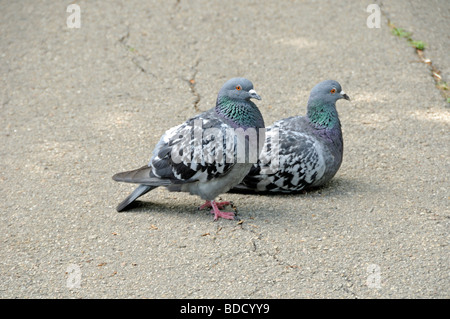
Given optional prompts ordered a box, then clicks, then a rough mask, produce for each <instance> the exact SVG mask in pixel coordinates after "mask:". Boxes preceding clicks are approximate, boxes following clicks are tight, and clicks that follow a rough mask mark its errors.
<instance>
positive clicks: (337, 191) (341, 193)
mask: <svg viewBox="0 0 450 319" xmlns="http://www.w3.org/2000/svg"><path fill="white" fill-rule="evenodd" d="M374 192H376V185H373V184H371V183H367V182H365V181H364V180H362V179H359V178H353V177H352V178H349V177H337V178H334V179H332V180H331V181H330V182H328V183H326V184H325V185H322V186H319V187H315V188H309V189H306V190H301V191H299V192H294V193H269V192H252V191H248V190H236V189H233V190H231V191H229V193H231V194H243V195H250V196H267V197H270V198H273V199H279V200H282V199H283V198H292V197H297V196H298V197H317V196H320V197H323V196H338V197H341V198H350V197H354V196H355V195H357V194H366V193H370V194H372V193H374ZM200 204H201V203H200V202H199V204H198V206H193V205H192V204H191V203H190V204H180V203H170V204H166V203H158V202H152V201H141V200H137V201H135V202H133V203H132V204H130V206H129V207H128V209H127V210H126V211H123V212H120V213H121V214H152V213H159V214H171V215H173V214H177V215H181V216H185V217H188V216H192V215H198V216H199V214H201V215H202V216H204V218H205V219H206V218H208V219H210V218H211V217H212V215H211V213H210V212H209V209H204V210H199V209H198V208H199V206H200ZM225 210H226V211H232V210H234V211H235V213H236V218H235V220H236V221H239V220H240V218H239V214H238V213H239V212H238V210H237V209H236V207H235V206H234V205H231V207H230V206H227V209H225Z"/></svg>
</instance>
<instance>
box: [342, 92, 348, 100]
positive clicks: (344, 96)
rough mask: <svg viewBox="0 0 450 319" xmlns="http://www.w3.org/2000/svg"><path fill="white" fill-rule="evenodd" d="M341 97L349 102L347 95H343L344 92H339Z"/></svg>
mask: <svg viewBox="0 0 450 319" xmlns="http://www.w3.org/2000/svg"><path fill="white" fill-rule="evenodd" d="M341 95H342V97H343V98H344V99H346V100H347V101H350V98H349V96H348V95H347V94H345V92H344V91H341Z"/></svg>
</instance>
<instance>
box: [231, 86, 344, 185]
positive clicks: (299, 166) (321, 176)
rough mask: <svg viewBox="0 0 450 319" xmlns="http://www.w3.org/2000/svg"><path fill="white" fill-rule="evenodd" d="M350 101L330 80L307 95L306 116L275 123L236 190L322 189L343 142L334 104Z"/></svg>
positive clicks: (335, 168) (336, 166)
mask: <svg viewBox="0 0 450 319" xmlns="http://www.w3.org/2000/svg"><path fill="white" fill-rule="evenodd" d="M339 99H346V100H350V98H349V97H348V96H347V94H345V93H344V91H342V89H341V85H340V84H339V83H338V82H336V81H332V80H327V81H323V82H321V83H319V84H317V85H316V86H315V87H314V88H313V89H312V90H311V93H310V97H309V100H308V106H307V114H306V116H294V117H289V118H285V119H282V120H280V121H277V122H275V123H274V124H273V125H272V126H270V127H268V128H267V131H266V145H265V147H264V148H263V150H262V152H261V154H260V158H259V161H258V163H257V164H255V165H254V166H253V167H252V169H251V170H250V172H249V174H248V175H247V176H246V177H245V178H244V180H243V181H242V183H241V184H239V185H238V186H236V187H235V190H251V191H258V192H280V193H291V192H297V191H300V190H303V189H307V188H312V187H317V186H321V185H323V184H325V183H327V182H328V181H329V180H330V179H331V178H333V176H334V175H335V174H336V172H337V171H338V169H339V167H340V166H341V163H342V155H343V148H344V143H343V139H342V131H341V123H340V121H339V117H338V113H337V111H336V101H337V100H339Z"/></svg>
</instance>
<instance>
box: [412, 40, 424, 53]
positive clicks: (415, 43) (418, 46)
mask: <svg viewBox="0 0 450 319" xmlns="http://www.w3.org/2000/svg"><path fill="white" fill-rule="evenodd" d="M409 43H411V45H412V46H413V47H415V48H416V49H417V50H422V51H423V50H425V47H426V44H425V42H423V41H414V40H411V41H409Z"/></svg>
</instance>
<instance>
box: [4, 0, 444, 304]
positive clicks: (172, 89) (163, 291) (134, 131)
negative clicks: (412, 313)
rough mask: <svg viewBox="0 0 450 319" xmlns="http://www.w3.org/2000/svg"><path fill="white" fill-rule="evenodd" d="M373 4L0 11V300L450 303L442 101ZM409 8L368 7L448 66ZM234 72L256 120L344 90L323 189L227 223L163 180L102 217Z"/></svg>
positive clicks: (262, 205) (60, 6)
mask: <svg viewBox="0 0 450 319" xmlns="http://www.w3.org/2000/svg"><path fill="white" fill-rule="evenodd" d="M370 3H371V2H370V1H339V2H331V3H330V2H329V1H312V0H311V1H226V2H225V1H224V2H219V1H206V0H205V1H189V2H188V1H184V0H181V1H165V2H158V1H154V2H151V1H145V2H144V1H136V0H132V1H123V0H121V1H119V0H117V1H108V2H107V3H106V2H100V1H98V2H96V1H77V4H78V5H79V6H80V8H81V27H80V28H79V29H70V28H68V27H67V25H66V19H67V17H68V16H69V14H70V13H66V8H67V6H68V5H69V4H70V2H69V1H57V2H55V1H25V0H24V1H0V12H1V14H2V19H1V20H0V39H1V42H0V80H1V82H0V83H1V87H0V88H1V89H0V112H1V118H0V134H1V135H0V139H1V148H0V150H1V158H0V168H1V169H0V186H1V187H0V191H1V196H2V198H3V200H2V201H1V203H0V212H1V214H0V243H1V244H0V297H1V298H449V297H450V278H449V274H450V267H449V265H450V262H449V256H450V254H449V246H448V243H449V216H450V214H449V213H450V212H449V199H450V194H449V189H450V187H449V186H450V185H449V173H450V166H449V161H448V159H449V156H450V148H449V145H450V134H449V128H450V109H449V107H448V104H447V102H446V100H445V99H444V98H443V96H442V95H441V93H440V92H439V91H438V90H437V89H436V87H435V84H434V80H433V78H432V77H431V75H430V71H429V69H428V68H427V66H426V65H425V64H423V63H420V62H419V59H418V57H417V55H416V53H415V51H414V50H413V49H412V48H411V47H410V46H408V44H407V43H406V41H404V40H403V39H399V38H397V37H395V36H393V35H392V34H391V32H390V30H389V27H388V26H387V21H386V17H385V16H382V18H381V28H379V29H377V28H374V29H370V28H368V27H367V25H366V19H367V17H368V15H369V13H367V12H366V7H367V6H368V4H370ZM420 3H422V1H406V0H402V1H395V2H394V1H389V2H386V1H385V3H383V5H384V9H385V10H387V11H389V10H391V19H392V22H394V23H395V24H396V25H397V26H399V27H404V28H405V29H409V30H411V31H413V32H414V33H415V34H416V36H417V37H420V40H423V41H425V42H427V43H429V44H430V47H429V51H427V50H426V51H425V54H428V52H429V56H430V58H432V59H433V64H436V65H438V66H439V67H440V69H441V70H442V71H443V73H445V72H448V70H449V67H450V63H449V61H448V57H449V55H448V52H450V47H449V46H450V41H449V38H448V32H447V31H448V30H449V21H450V19H449V12H450V3H449V2H448V1H447V0H442V1H433V3H432V4H431V3H430V5H428V6H427V5H421V4H420ZM416 17H430V18H423V19H422V18H420V19H419V18H417V19H416ZM431 17H434V19H432V18H431ZM445 70H446V71H445ZM445 75H446V76H448V74H445ZM234 76H244V77H247V78H249V79H250V80H252V82H253V83H254V85H255V89H256V90H257V92H258V93H259V94H260V95H261V97H262V100H261V101H257V104H258V106H259V107H260V109H261V111H262V113H263V115H264V117H265V120H266V123H272V122H273V121H275V120H277V119H280V118H283V117H287V116H293V115H299V114H304V113H305V106H306V101H307V98H308V94H309V91H310V89H311V88H312V87H313V86H314V85H315V84H317V83H318V82H320V81H322V80H325V79H335V80H337V81H339V82H340V83H341V85H342V87H343V89H344V90H345V91H346V92H347V94H348V95H349V96H350V97H351V98H352V101H351V102H347V101H339V102H338V111H339V114H340V118H341V122H342V124H343V133H344V142H345V151H344V162H343V164H342V167H341V169H340V171H339V172H338V174H337V175H336V177H335V178H334V179H333V181H332V182H330V183H329V185H327V186H326V187H324V188H322V189H320V190H316V191H311V192H307V193H305V194H299V195H283V196H281V195H273V196H265V195H246V194H234V193H233V194H224V195H222V199H224V200H232V201H234V203H235V204H236V206H237V207H238V212H239V216H240V218H241V220H242V222H241V223H238V222H237V221H229V220H219V221H217V222H213V218H212V216H211V215H210V214H209V213H208V212H205V211H203V212H198V211H197V207H198V206H199V205H200V204H202V201H201V200H200V199H199V198H197V197H195V196H190V195H188V194H178V193H169V192H167V191H166V190H164V189H157V190H155V191H152V192H151V193H149V194H147V195H146V196H144V197H143V198H142V201H141V202H140V204H139V206H138V207H137V208H135V209H134V210H131V211H129V212H125V213H117V212H116V211H115V207H116V205H117V204H118V203H119V201H121V200H122V199H123V198H124V197H125V196H126V195H127V194H128V193H129V192H130V191H131V190H132V189H133V186H132V185H127V184H119V183H115V182H114V181H112V179H111V176H112V175H113V174H114V173H116V172H119V171H122V170H128V169H133V168H137V167H140V166H141V165H144V164H145V163H147V162H148V160H149V158H150V156H151V152H152V149H153V147H154V145H155V144H156V142H157V141H158V139H159V137H160V136H161V134H162V133H163V132H164V131H165V130H166V129H168V128H170V127H172V126H174V125H177V124H179V123H181V122H182V121H184V120H186V119H187V118H189V117H191V116H193V115H195V114H197V113H199V112H200V111H204V110H207V109H209V108H210V107H212V106H213V105H214V103H215V99H216V96H217V92H218V90H219V88H220V87H221V86H222V84H223V83H224V82H225V81H226V80H227V79H229V78H231V77H234ZM190 80H192V81H191V82H192V84H190V82H189V81H190ZM73 269H75V271H73ZM78 284H79V285H78Z"/></svg>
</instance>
